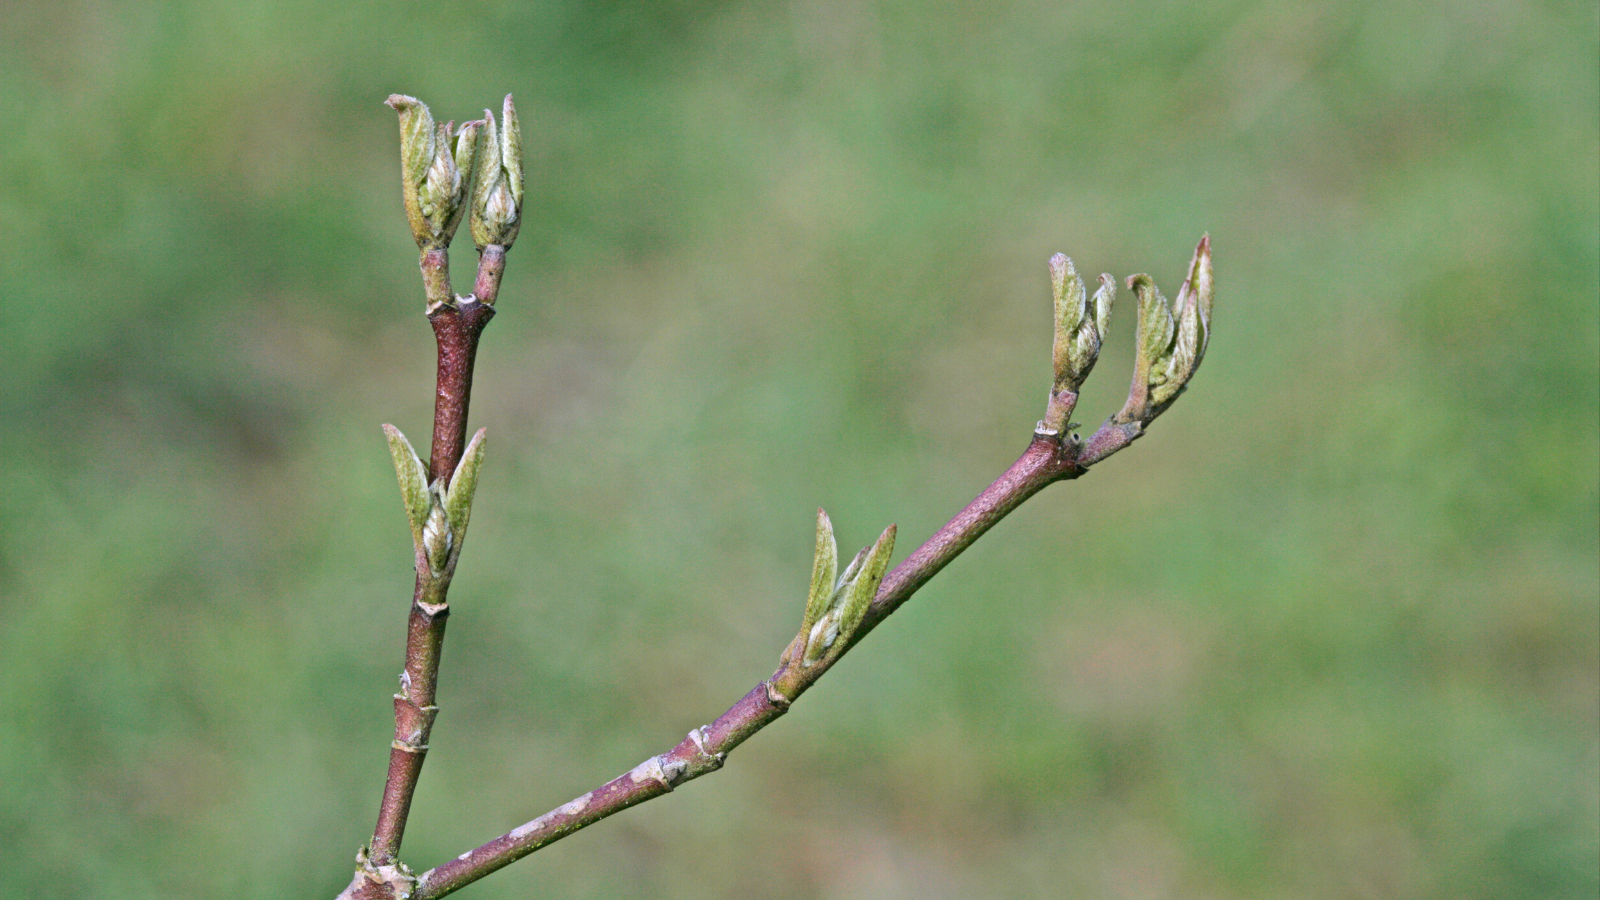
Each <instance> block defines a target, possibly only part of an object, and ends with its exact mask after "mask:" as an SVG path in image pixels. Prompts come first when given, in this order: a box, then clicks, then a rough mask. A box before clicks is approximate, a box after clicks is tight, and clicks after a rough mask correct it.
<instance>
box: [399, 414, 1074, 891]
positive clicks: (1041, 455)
mask: <svg viewBox="0 0 1600 900" xmlns="http://www.w3.org/2000/svg"><path fill="white" fill-rule="evenodd" d="M1077 451H1078V445H1077V444H1076V443H1075V442H1066V443H1063V442H1061V441H1060V440H1059V438H1058V436H1056V435H1035V436H1034V439H1033V441H1032V443H1030V444H1029V445H1028V449H1027V450H1026V451H1024V452H1023V454H1022V456H1021V457H1020V458H1019V459H1018V460H1017V461H1016V462H1015V463H1014V464H1012V466H1011V468H1009V469H1007V470H1006V471H1005V473H1004V474H1002V475H1001V476H1000V477H999V478H997V479H995V481H994V483H993V484H991V485H989V487H988V488H987V489H985V490H984V492H983V493H981V494H979V495H978V496H977V498H976V499H974V500H973V501H972V502H971V503H970V504H968V505H967V507H966V508H965V509H963V510H962V511H961V512H959V513H957V514H956V516H955V518H953V519H951V520H950V521H949V522H948V523H947V524H946V525H945V526H944V527H943V528H941V529H939V530H938V532H936V533H935V534H934V535H933V537H931V538H929V539H928V541H927V542H926V543H924V544H923V545H922V546H921V547H919V548H918V549H917V551H916V552H915V553H913V554H911V555H910V556H909V557H907V558H906V560H905V561H904V562H902V563H901V564H900V565H899V566H897V567H896V568H895V569H894V571H893V572H891V573H889V575H888V576H887V577H886V578H885V579H884V581H883V584H882V585H880V586H879V589H878V594H877V597H876V598H875V599H874V600H873V603H872V606H871V607H870V608H869V609H868V612H867V615H866V618H865V619H864V620H863V622H862V624H861V627H860V628H859V629H858V630H857V631H856V633H855V635H854V636H853V638H852V644H853V643H854V642H855V641H858V640H860V638H861V636H862V635H865V634H866V633H867V632H868V631H870V630H871V629H872V627H873V626H875V625H877V624H878V623H879V622H881V621H883V620H884V619H885V618H887V617H888V616H889V614H890V613H892V612H894V611H895V610H896V609H898V608H899V607H900V605H901V604H903V603H904V602H905V601H906V600H908V599H910V597H911V595H912V594H914V593H916V591H917V589H918V588H920V587H922V586H923V585H924V584H926V583H927V582H928V579H930V578H932V577H933V576H934V575H936V574H937V573H938V572H939V570H940V569H943V568H944V567H945V566H946V565H948V564H949V563H950V561H951V560H953V559H955V558H956V557H957V556H959V555H960V554H961V552H962V551H963V550H965V549H966V548H967V547H969V546H971V545H972V543H973V542H974V541H976V540H977V539H978V538H979V537H981V536H982V535H983V533H984V532H986V531H988V530H989V529H990V528H992V527H993V526H994V524H995V523H996V522H999V521H1000V520H1001V519H1003V518H1005V516H1006V514H1007V513H1010V512H1011V511H1012V510H1014V509H1016V508H1017V507H1018V506H1020V505H1021V504H1022V502H1023V501H1025V500H1027V499H1028V498H1029V497H1031V496H1033V495H1034V494H1036V493H1038V492H1039V491H1040V490H1042V489H1043V488H1044V487H1045V486H1046V485H1048V484H1050V483H1052V482H1055V481H1060V480H1063V479H1069V478H1076V477H1078V476H1079V475H1081V474H1083V472H1084V469H1082V468H1081V467H1079V466H1078V464H1077ZM841 655H842V654H841ZM835 659H837V657H835ZM825 669H826V666H822V667H818V666H813V667H811V668H810V669H806V670H802V669H801V668H800V667H799V666H796V665H794V664H792V663H791V664H789V665H785V666H780V667H779V669H778V670H777V671H776V672H774V673H773V674H772V677H771V678H768V679H767V680H766V681H763V682H761V683H760V684H758V685H756V686H755V687H754V688H752V689H751V690H750V691H749V693H747V694H745V695H744V696H743V697H742V698H740V699H739V702H737V703H735V704H734V705H733V706H732V707H731V708H729V709H728V711H727V712H725V713H723V714H722V715H721V716H719V717H717V719H716V720H715V721H713V722H711V723H710V724H708V725H704V726H702V727H700V728H696V729H695V730H693V731H691V732H689V735H688V736H687V737H685V738H684V739H683V740H682V741H680V742H679V743H678V745H677V746H676V747H673V748H672V749H671V750H669V751H667V752H666V753H664V754H662V755H660V756H652V757H651V758H649V759H647V760H645V761H644V762H642V763H640V764H639V765H637V766H635V767H634V768H633V769H632V770H630V771H628V772H627V773H625V774H623V775H620V776H618V777H616V778H613V779H612V780H610V781H608V782H606V783H605V784H603V785H601V786H600V787H598V788H596V789H594V790H592V791H590V792H588V793H586V794H584V795H583V796H581V797H578V798H576V799H575V800H572V801H571V802H570V803H567V804H566V805H565V806H561V807H559V808H557V809H554V810H551V811H550V812H548V813H545V814H544V815H542V816H540V817H539V818H537V819H534V820H533V821H531V822H528V823H527V824H525V825H522V826H519V827H518V828H515V829H513V830H512V831H510V832H508V833H507V834H503V835H501V836H500V837H497V838H495V839H494V840H492V841H490V842H488V843H487V844H484V845H483V846H481V847H478V848H477V849H475V850H471V851H469V852H467V853H464V854H462V855H461V856H459V857H457V858H455V859H453V860H451V861H449V862H447V863H445V864H444V865H442V866H439V867H438V868H435V869H431V870H429V871H427V872H424V873H423V874H422V875H421V876H419V877H418V880H417V887H416V890H415V892H414V893H413V894H412V898H413V900H437V898H440V897H443V896H445V895H447V894H450V893H452V892H454V891H456V890H458V889H460V888H462V887H464V886H465V885H468V884H471V883H472V882H474V881H477V880H478V879H480V878H483V877H484V876H486V875H488V874H490V873H491V872H495V871H497V870H499V869H501V868H503V867H505V866H507V865H510V864H511V863H513V862H516V861H517V860H519V859H521V858H522V857H524V856H527V855H528V854H530V853H532V852H534V851H535V850H538V849H539V848H541V847H544V846H546V845H548V844H551V843H553V842H555V841H558V840H560V839H561V838H564V837H566V836H567V835H569V834H572V833H573V832H575V831H578V830H580V829H583V828H586V827H588V826H589V825H593V824H594V823H595V822H598V821H600V820H601V819H604V818H606V817H607V816H610V815H613V814H615V813H618V812H621V811H622V810H625V809H627V808H628V807H630V806H636V805H638V804H640V803H643V802H644V801H646V800H650V799H652V798H654V797H659V796H661V795H662V794H665V793H667V792H668V791H670V790H672V789H674V788H676V787H677V786H678V785H680V784H683V783H684V782H686V781H690V780H692V779H695V778H698V777H700V776H701V775H705V774H707V773H709V772H714V771H716V770H717V769H719V768H721V767H722V763H723V761H724V760H725V759H726V758H727V755H728V753H729V752H730V751H732V750H733V749H734V748H735V747H737V746H739V745H740V744H741V743H743V742H744V741H745V740H746V739H748V738H749V737H750V736H752V735H754V734H755V733H756V732H758V731H760V730H761V729H762V728H765V727H766V726H767V725H769V724H770V723H771V722H772V721H773V720H774V719H776V718H778V717H779V716H781V715H783V714H784V713H785V712H787V711H788V708H789V705H790V703H791V702H793V700H794V698H796V697H798V696H799V695H800V693H802V692H804V691H805V689H806V688H808V687H810V685H811V684H812V683H814V682H815V681H816V679H817V677H819V676H820V675H821V674H822V672H823V671H825Z"/></svg>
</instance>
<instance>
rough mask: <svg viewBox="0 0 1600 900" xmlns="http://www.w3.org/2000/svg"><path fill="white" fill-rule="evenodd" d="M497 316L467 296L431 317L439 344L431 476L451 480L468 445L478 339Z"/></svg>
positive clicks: (439, 309) (429, 466)
mask: <svg viewBox="0 0 1600 900" xmlns="http://www.w3.org/2000/svg"><path fill="white" fill-rule="evenodd" d="M493 317H494V307H492V306H489V305H488V304H485V303H479V302H477V301H476V300H475V299H473V298H471V297H468V298H465V299H461V300H457V301H456V302H455V303H453V304H451V305H449V306H441V307H439V308H438V309H435V310H434V311H432V312H430V313H429V314H428V322H429V323H430V324H431V325H433V334H434V337H435V338H437V339H438V342H439V379H438V391H437V393H436V395H435V397H434V403H433V450H432V452H431V453H430V455H429V460H428V477H429V478H430V479H436V478H443V479H445V480H446V481H448V480H450V475H451V473H453V472H454V471H455V470H456V464H457V463H459V462H461V453H462V451H463V450H465V449H466V446H467V406H468V404H469V403H470V402H471V400H472V367H473V364H474V363H475V362H476V361H477V356H478V338H479V336H480V335H482V334H483V328H484V326H485V325H488V324H489V320H490V319H491V318H493Z"/></svg>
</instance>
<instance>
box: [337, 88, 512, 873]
mask: <svg viewBox="0 0 1600 900" xmlns="http://www.w3.org/2000/svg"><path fill="white" fill-rule="evenodd" d="M387 103H388V105H389V106H390V107H392V108H393V109H394V110H395V111H396V112H398V113H399V115H400V170H401V196H402V198H403V200H404V202H405V208H406V218H407V220H408V222H409V223H410V225H411V233H412V236H413V237H415V238H416V241H417V248H418V250H419V252H420V260H419V266H420V269H421V272H422V285H423V294H424V297H425V299H426V307H425V311H426V313H427V316H428V321H429V323H430V324H431V325H432V327H433V333H434V337H435V339H436V340H437V343H438V354H439V356H438V379H437V386H436V389H435V393H434V411H433V441H432V445H431V450H430V453H429V458H428V462H427V464H426V465H424V463H423V462H422V459H421V458H420V457H419V456H418V455H417V453H416V451H415V450H414V449H413V448H412V446H411V442H410V441H408V440H406V437H405V435H403V434H401V433H400V430H399V429H397V428H395V427H394V426H393V425H385V426H383V427H384V431H385V433H386V434H387V435H388V440H389V451H390V456H391V457H392V458H393V461H394V467H395V474H396V476H397V477H398V478H399V481H400V492H401V497H402V499H403V501H404V503H405V509H406V516H407V519H408V520H409V522H410V525H411V537H412V541H413V543H414V545H415V551H416V560H415V565H416V584H415V588H414V590H413V592H412V601H411V611H410V616H409V620H408V622H407V627H406V647H405V664H404V668H403V669H402V671H401V673H400V691H399V693H397V694H395V696H394V739H393V741H392V742H391V743H390V751H389V770H388V776H387V778H385V780H384V787H383V798H382V801H381V802H380V804H379V808H378V822H377V826H376V827H375V828H374V829H373V833H372V841H371V843H370V844H368V845H367V846H366V847H363V848H362V850H361V852H360V853H359V854H358V855H357V858H356V863H357V865H356V873H355V878H354V879H353V880H352V881H351V883H350V886H349V887H348V888H346V889H345V891H344V893H343V894H341V896H342V897H350V898H356V900H378V898H384V900H396V898H401V897H407V896H410V894H411V891H412V889H413V887H414V886H415V883H416V878H415V876H414V875H413V874H412V873H411V871H410V870H409V869H408V868H407V867H406V866H405V865H404V864H403V863H401V862H400V861H399V852H400V842H401V840H402V838H403V837H404V835H405V827H406V819H407V816H408V814H409V812H410V809H411V799H412V796H413V795H414V794H415V792H416V787H417V780H418V778H419V777H420V775H421V773H422V764H423V761H424V760H425V759H426V758H427V754H428V739H429V735H430V732H431V731H432V728H433V722H434V719H435V718H436V717H437V716H438V713H439V707H438V705H437V703H436V699H435V698H436V695H437V689H438V681H439V658H440V653H441V651H442V649H443V645H444V630H445V622H446V620H447V619H448V617H449V615H450V605H449V601H448V594H449V590H450V580H451V578H452V577H453V576H454V574H455V568H456V561H457V559H458V558H459V557H460V554H461V546H462V543H463V541H464V540H465V538H466V533H467V524H468V521H469V520H470V518H471V513H472V498H473V495H474V493H475V492H476V490H477V483H478V470H479V467H480V466H481V464H482V462H483V439H484V432H483V430H481V429H480V430H479V431H478V433H477V434H476V435H475V436H474V437H473V438H472V440H471V441H470V442H469V441H468V440H467V409H468V405H469V403H470V401H471V398H472V370H473V364H474V361H475V360H476V358H477V352H478V339H479V337H480V336H481V335H482V333H483V329H484V327H485V326H486V325H488V324H489V320H490V319H491V318H493V317H494V302H495V299H496V297H497V296H498V294H499V290H500V278H501V275H502V274H503V273H504V271H505V257H506V251H507V250H508V249H509V248H510V246H511V243H512V241H514V240H515V239H516V236H517V231H518V229H519V227H520V226H521V212H522V149H521V132H520V130H519V128H518V124H517V116H516V109H515V108H514V107H513V106H512V103H511V97H510V96H509V95H508V96H507V97H506V99H505V104H504V106H503V108H502V113H501V122H500V126H499V127H498V128H497V127H496V125H495V120H494V114H493V113H491V112H489V111H488V110H485V111H484V118H483V119H482V120H479V121H473V122H467V123H465V124H464V125H462V126H461V127H460V128H459V129H457V128H456V127H455V123H453V122H447V123H445V124H443V125H436V124H435V123H434V121H433V116H432V114H431V113H430V112H429V110H428V107H427V105H426V104H424V103H423V102H422V101H420V100H417V99H416V98H414V97H407V96H404V95H401V94H395V95H393V96H391V97H390V98H389V99H388V101H387ZM474 185H476V188H477V189H476V190H473V187H474ZM469 207H470V208H471V210H472V214H471V217H470V218H471V223H472V224H471V231H472V235H473V241H474V243H475V244H477V246H478V253H479V257H478V273H477V278H476V281H475V284H474V290H473V293H471V294H468V295H467V296H465V297H461V296H457V295H456V294H455V292H454V290H453V289H452V288H451V285H450V250H449V248H450V242H451V239H452V238H453V237H454V236H455V233H456V229H457V228H458V226H459V225H460V224H461V220H462V218H463V217H464V216H465V215H466V211H467V209H468V208H469Z"/></svg>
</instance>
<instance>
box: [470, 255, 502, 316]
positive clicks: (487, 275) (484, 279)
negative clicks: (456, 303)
mask: <svg viewBox="0 0 1600 900" xmlns="http://www.w3.org/2000/svg"><path fill="white" fill-rule="evenodd" d="M505 270H506V248H504V247H502V246H500V245H499V244H488V245H486V246H485V247H484V248H483V250H482V251H480V252H479V255H478V279H477V281H475V282H473V285H472V295H473V296H474V297H477V298H478V302H479V303H484V304H487V305H489V306H493V305H494V301H495V299H496V298H497V297H498V296H499V294H500V276H501V274H503V273H504V272H505Z"/></svg>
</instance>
